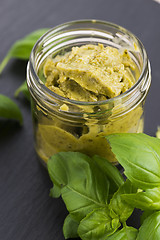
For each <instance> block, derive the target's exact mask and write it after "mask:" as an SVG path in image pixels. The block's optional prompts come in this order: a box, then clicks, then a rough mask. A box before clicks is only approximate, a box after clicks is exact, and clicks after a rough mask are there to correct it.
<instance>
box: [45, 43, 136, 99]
mask: <svg viewBox="0 0 160 240" xmlns="http://www.w3.org/2000/svg"><path fill="white" fill-rule="evenodd" d="M134 70H135V64H134V62H133V61H132V59H131V57H130V56H129V54H128V51H127V50H124V51H123V53H122V54H121V53H120V52H119V51H118V50H117V49H116V48H113V47H104V46H103V45H102V44H98V45H92V44H90V45H83V46H81V47H73V48H72V51H71V52H67V53H66V54H65V55H63V56H60V55H58V56H56V57H55V58H54V59H52V58H48V59H47V61H46V63H45V65H44V68H43V73H44V76H45V78H46V83H45V84H46V86H47V87H48V88H49V89H50V90H52V91H53V92H55V93H57V94H58V95H61V96H63V97H65V98H69V99H72V100H77V101H85V102H92V101H101V100H107V99H109V98H113V97H116V96H118V95H120V94H121V93H123V92H125V91H126V90H128V89H129V88H131V87H132V86H133V84H134V83H135V78H134V76H133V74H132V71H134Z"/></svg>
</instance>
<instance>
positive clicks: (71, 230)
mask: <svg viewBox="0 0 160 240" xmlns="http://www.w3.org/2000/svg"><path fill="white" fill-rule="evenodd" d="M78 226H79V222H77V221H76V220H74V219H73V218H72V216H71V215H70V214H69V215H68V216H67V217H66V219H65V220H64V224H63V235H64V237H65V239H68V238H78V237H79V236H78V233H77V231H78Z"/></svg>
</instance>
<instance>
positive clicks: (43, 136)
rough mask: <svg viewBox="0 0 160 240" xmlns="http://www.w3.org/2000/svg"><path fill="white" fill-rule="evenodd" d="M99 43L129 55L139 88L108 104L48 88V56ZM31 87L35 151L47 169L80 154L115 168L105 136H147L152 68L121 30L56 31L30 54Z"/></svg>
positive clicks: (84, 26)
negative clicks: (51, 162)
mask: <svg viewBox="0 0 160 240" xmlns="http://www.w3.org/2000/svg"><path fill="white" fill-rule="evenodd" d="M99 43H101V44H103V45H104V46H105V47H106V46H110V47H113V48H117V49H118V50H119V51H122V50H123V49H127V50H128V53H129V55H130V57H131V59H132V60H133V61H134V63H135V66H136V71H137V72H138V73H139V74H136V71H135V72H134V71H133V76H134V77H135V84H134V85H133V86H132V87H131V88H130V89H129V90H127V91H126V92H124V93H122V94H121V95H119V96H117V97H114V98H111V99H108V100H103V101H96V102H83V101H76V100H71V99H67V98H65V97H62V96H60V95H58V94H56V93H54V92H53V91H51V90H50V89H49V88H47V87H46V86H45V78H44V76H43V73H42V68H43V64H44V62H45V60H46V59H47V58H48V57H49V56H52V57H53V58H54V57H55V56H56V55H63V54H64V53H66V52H69V51H71V49H72V47H74V46H78V47H80V46H82V45H86V44H94V45H97V44H99ZM137 76H138V77H137ZM27 84H28V88H29V91H30V94H31V107H32V116H33V129H34V139H35V149H36V151H37V153H38V155H39V157H40V159H41V160H42V162H43V163H46V162H47V160H48V158H49V157H51V156H52V155H53V154H55V153H57V152H60V151H79V152H82V153H85V154H87V155H89V156H92V155H95V154H97V155H100V156H102V157H104V158H106V159H108V160H109V161H110V162H112V163H113V164H116V163H117V162H116V159H115V158H114V156H113V154H112V152H111V150H110V148H109V145H108V143H107V141H106V139H105V137H104V136H106V135H108V134H112V133H141V132H143V126H144V103H145V98H146V96H147V93H148V90H149V87H150V84H151V70H150V63H149V60H148V58H147V54H146V51H145V49H144V47H143V45H142V43H141V42H140V41H139V40H138V39H137V38H136V37H135V36H134V35H133V34H132V33H131V32H129V31H128V30H126V29H124V28H122V27H120V26H118V25H115V24H112V23H109V22H103V21H96V20H82V21H75V22H68V23H65V24H63V25H60V26H58V27H56V28H53V29H51V30H50V31H48V32H47V33H46V34H45V35H43V36H42V37H41V38H40V39H39V40H38V41H37V43H36V44H35V46H34V48H33V50H32V52H31V56H30V60H29V62H28V67H27Z"/></svg>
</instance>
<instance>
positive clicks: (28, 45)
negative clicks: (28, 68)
mask: <svg viewBox="0 0 160 240" xmlns="http://www.w3.org/2000/svg"><path fill="white" fill-rule="evenodd" d="M47 30H48V29H47V28H44V29H40V30H37V31H34V32H33V33H31V34H29V35H27V36H26V37H24V38H23V39H20V40H18V41H17V42H15V43H14V44H13V46H12V47H11V48H10V50H9V51H8V53H7V55H6V57H5V58H4V59H3V61H2V62H1V64H0V73H1V72H2V71H3V69H4V68H5V66H6V65H7V63H8V61H9V60H10V59H11V58H18V59H24V60H27V59H29V57H30V53H31V50H32V48H33V46H34V44H35V43H36V41H37V40H38V39H39V38H40V37H41V36H42V35H43V34H44V33H46V32H47Z"/></svg>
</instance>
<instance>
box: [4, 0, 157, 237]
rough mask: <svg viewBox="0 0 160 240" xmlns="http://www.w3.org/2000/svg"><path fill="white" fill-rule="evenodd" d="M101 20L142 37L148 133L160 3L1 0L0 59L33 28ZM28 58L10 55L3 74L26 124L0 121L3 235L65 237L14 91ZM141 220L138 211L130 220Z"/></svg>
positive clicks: (59, 209) (60, 209)
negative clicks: (147, 70) (148, 79)
mask: <svg viewBox="0 0 160 240" xmlns="http://www.w3.org/2000/svg"><path fill="white" fill-rule="evenodd" d="M91 18H93V19H99V20H106V21H110V22H113V23H116V24H119V25H121V26H123V27H125V28H127V29H129V30H130V31H131V32H133V33H134V34H135V35H137V36H138V37H139V38H140V40H141V41H142V42H143V44H144V46H145V48H146V50H147V53H148V56H149V59H150V61H151V66H152V84H151V89H150V92H149V94H148V96H147V101H146V111H145V133H147V134H150V135H153V136H154V135H155V132H156V129H157V125H160V94H159V93H160V4H158V3H156V2H154V1H153V0H97V1H96V0H79V1H78V0H26V1H24V0H0V61H2V59H3V57H4V56H5V54H6V53H7V51H8V49H9V48H10V46H11V45H12V44H13V43H14V41H16V40H17V39H19V38H22V37H24V36H25V35H26V34H28V33H30V32H32V31H33V30H36V29H39V28H43V27H47V28H50V27H54V26H56V25H58V24H61V23H64V22H66V21H71V20H78V19H91ZM25 75H26V62H25V61H19V60H11V61H10V63H9V64H8V65H7V67H6V68H5V70H4V71H3V73H2V75H1V76H0V93H1V94H5V95H7V96H9V97H11V98H12V99H14V101H15V102H17V104H18V105H19V106H20V108H21V110H22V113H23V118H24V124H23V126H22V127H20V126H19V125H18V123H16V122H14V121H9V120H2V119H1V120H0V240H11V239H12V240H21V239H23V240H36V239H38V240H52V239H54V240H63V239H64V237H63V234H62V225H63V220H64V218H65V216H66V214H67V212H66V210H65V206H64V204H63V202H62V201H61V200H60V199H52V198H50V197H49V189H50V187H51V186H52V184H51V182H50V180H49V177H48V174H47V171H46V170H45V169H44V168H43V167H42V166H41V164H40V163H39V161H38V160H37V157H36V154H35V151H34V147H33V134H32V121H31V114H30V105H29V103H28V102H27V101H26V100H25V99H24V98H23V96H22V95H21V96H20V97H19V98H18V99H15V98H14V91H15V90H16V89H17V88H18V87H19V85H20V84H21V83H22V82H23V81H24V80H25ZM129 223H130V224H133V226H137V227H138V225H139V215H138V213H137V212H136V213H134V215H133V217H132V219H131V220H130V221H129Z"/></svg>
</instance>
